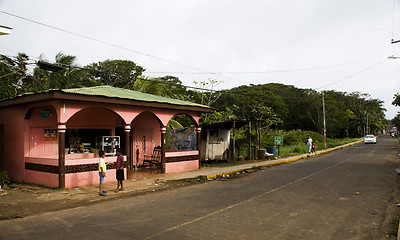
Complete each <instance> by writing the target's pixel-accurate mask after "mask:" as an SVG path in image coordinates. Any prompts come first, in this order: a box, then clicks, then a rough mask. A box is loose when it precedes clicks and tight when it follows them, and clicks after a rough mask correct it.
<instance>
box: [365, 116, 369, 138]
mask: <svg viewBox="0 0 400 240" xmlns="http://www.w3.org/2000/svg"><path fill="white" fill-rule="evenodd" d="M368 134H369V127H368V113H367V126H366V134H365V135H368Z"/></svg>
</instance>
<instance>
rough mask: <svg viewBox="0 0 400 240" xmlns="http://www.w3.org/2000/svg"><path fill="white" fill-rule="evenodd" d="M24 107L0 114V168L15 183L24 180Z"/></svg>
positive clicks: (10, 109)
mask: <svg viewBox="0 0 400 240" xmlns="http://www.w3.org/2000/svg"><path fill="white" fill-rule="evenodd" d="M24 110H25V109H24V107H22V106H16V107H13V108H7V109H3V110H2V111H1V112H0V124H3V126H4V128H3V135H4V136H3V156H2V159H1V161H2V162H1V166H2V169H3V170H6V171H7V172H8V175H9V177H10V178H11V179H12V180H14V181H17V182H22V181H23V180H24V174H23V173H24V170H25V165H24V164H25V163H24V139H25V138H24V134H25V128H24V124H25V120H24V117H25V112H24Z"/></svg>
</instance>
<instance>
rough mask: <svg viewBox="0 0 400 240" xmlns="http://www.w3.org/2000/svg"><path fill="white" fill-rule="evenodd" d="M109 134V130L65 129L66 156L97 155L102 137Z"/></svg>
mask: <svg viewBox="0 0 400 240" xmlns="http://www.w3.org/2000/svg"><path fill="white" fill-rule="evenodd" d="M110 132H111V131H110V129H67V131H66V133H65V152H66V153H67V154H73V153H97V152H98V151H99V146H101V139H102V136H109V135H110ZM99 141H100V142H99Z"/></svg>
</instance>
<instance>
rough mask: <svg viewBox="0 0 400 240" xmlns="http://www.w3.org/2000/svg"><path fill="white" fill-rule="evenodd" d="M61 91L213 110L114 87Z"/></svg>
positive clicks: (199, 105) (195, 104)
mask: <svg viewBox="0 0 400 240" xmlns="http://www.w3.org/2000/svg"><path fill="white" fill-rule="evenodd" d="M60 91H61V92H64V93H72V94H80V95H91V96H104V97H110V98H120V99H129V100H136V101H144V102H156V103H166V104H172V105H180V106H194V107H202V108H208V109H212V108H211V107H208V106H205V105H201V104H197V103H192V102H187V101H182V100H177V99H172V98H167V97H160V96H156V95H152V94H147V93H142V92H137V91H133V90H129V89H123V88H116V87H112V86H96V87H86V88H71V89H62V90H60Z"/></svg>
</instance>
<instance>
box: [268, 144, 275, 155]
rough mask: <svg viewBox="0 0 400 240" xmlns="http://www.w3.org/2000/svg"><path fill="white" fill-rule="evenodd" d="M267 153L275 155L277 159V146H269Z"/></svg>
mask: <svg viewBox="0 0 400 240" xmlns="http://www.w3.org/2000/svg"><path fill="white" fill-rule="evenodd" d="M267 153H271V154H274V157H276V146H267Z"/></svg>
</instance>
